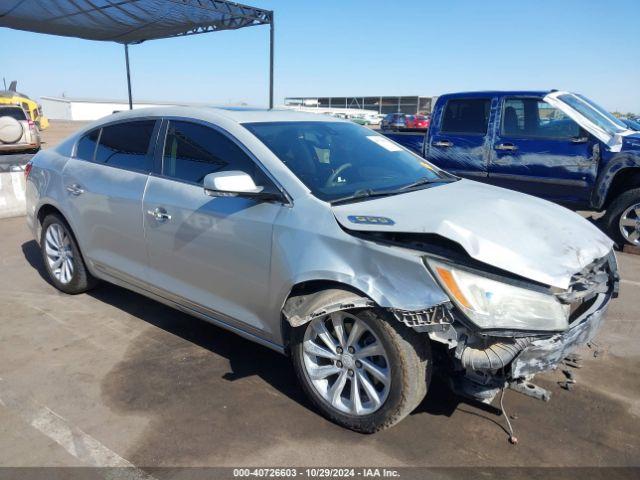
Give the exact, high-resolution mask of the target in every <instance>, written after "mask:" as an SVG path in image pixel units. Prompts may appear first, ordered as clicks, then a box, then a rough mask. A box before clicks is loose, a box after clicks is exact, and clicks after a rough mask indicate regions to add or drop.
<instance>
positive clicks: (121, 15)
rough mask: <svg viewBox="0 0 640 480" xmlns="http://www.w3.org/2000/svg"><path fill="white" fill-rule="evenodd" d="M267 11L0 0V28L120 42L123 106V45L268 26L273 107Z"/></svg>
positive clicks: (135, 0) (208, 0)
mask: <svg viewBox="0 0 640 480" xmlns="http://www.w3.org/2000/svg"><path fill="white" fill-rule="evenodd" d="M273 17H274V15H273V12H272V11H270V10H262V9H259V8H254V7H250V6H247V5H241V4H238V3H235V2H228V1H223V0H5V1H3V2H2V5H1V6H0V27H8V28H13V29H16V30H25V31H29V32H36V33H47V34H51V35H60V36H65V37H76V38H83V39H86V40H97V41H103V42H117V43H122V44H124V49H125V60H126V66H127V89H128V93H129V108H133V100H132V95H131V73H130V68H129V45H132V44H137V43H142V42H145V41H147V40H158V39H161V38H171V37H184V36H188V35H198V34H202V33H211V32H217V31H220V30H238V29H240V28H245V27H251V26H254V25H269V26H270V35H269V40H270V42H269V44H270V46H269V108H273V57H274V55H273V47H274V23H273Z"/></svg>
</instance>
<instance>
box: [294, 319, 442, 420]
mask: <svg viewBox="0 0 640 480" xmlns="http://www.w3.org/2000/svg"><path fill="white" fill-rule="evenodd" d="M386 317H387V316H386V315H385V312H384V311H382V310H380V309H365V310H358V311H350V312H336V313H333V314H330V315H327V316H324V317H321V318H316V319H313V320H312V321H311V322H308V323H307V324H305V325H302V326H300V327H298V328H295V329H294V330H293V331H292V336H291V351H292V357H293V364H294V367H295V370H296V374H297V376H298V379H299V381H300V383H301V385H302V388H303V390H304V391H305V393H306V394H307V395H308V397H309V398H310V399H311V401H312V402H313V404H314V406H315V407H316V408H317V409H318V410H319V411H320V412H321V413H322V415H324V416H325V417H326V418H328V419H329V420H331V421H332V422H334V423H337V424H338V425H341V426H343V427H346V428H349V429H351V430H355V431H357V432H361V433H374V432H377V431H379V430H383V429H385V428H389V427H391V426H393V425H395V424H396V423H398V422H400V420H402V419H403V418H404V417H406V416H407V415H409V413H411V411H413V410H414V409H415V408H416V407H417V406H418V405H419V404H420V402H421V401H422V400H423V399H424V397H425V395H426V393H427V388H428V385H429V382H430V380H431V370H432V365H431V349H430V345H429V339H428V337H427V336H426V335H420V334H418V333H417V332H415V331H413V330H411V329H409V328H407V327H405V326H404V325H402V324H401V323H400V322H398V321H397V320H396V319H394V318H386ZM340 320H341V321H342V325H344V326H343V327H336V325H340ZM356 322H357V323H358V324H359V326H358V329H359V330H358V331H362V332H364V333H360V336H359V337H358V338H355V341H354V342H352V343H351V344H350V343H349V340H351V337H352V332H353V331H354V330H353V329H354V326H353V325H355V323H356ZM323 326H324V328H323ZM340 328H342V330H343V332H344V334H343V335H342V339H343V341H342V342H341V341H340V337H341V335H340V334H339V333H337V332H338V330H339V329H340ZM319 332H320V334H319ZM326 335H329V336H328V337H327V336H326ZM354 337H357V335H354ZM325 339H328V341H329V342H333V347H334V348H336V349H337V350H336V351H337V352H338V354H337V355H335V356H334V358H325V357H324V355H326V352H321V355H320V356H318V355H316V350H315V347H316V346H320V347H322V348H324V349H325V351H326V350H329V349H331V348H332V347H330V345H329V343H327V342H326V341H325ZM310 342H311V343H310ZM349 345H355V350H353V351H352V348H351V347H349ZM340 348H342V352H340ZM365 348H366V350H365ZM310 351H311V352H312V353H311V354H310ZM350 353H353V354H354V355H353V356H351V355H350ZM318 359H319V360H321V362H319V363H316V360H318ZM359 360H362V361H359ZM372 364H373V365H372ZM376 369H377V372H376ZM327 372H333V373H331V374H328V373H327ZM371 372H376V373H375V374H372V373H371ZM341 375H344V376H343V377H342V378H343V379H344V380H343V382H342V383H340V380H341ZM385 375H386V376H385ZM312 377H313V378H312ZM379 378H382V379H384V380H383V381H378V379H379ZM354 380H355V390H357V391H358V393H354V392H355V390H354ZM325 382H326V383H325ZM332 382H333V383H332ZM336 385H337V388H334V387H335V386H336ZM372 387H373V388H374V389H375V391H373V390H371V388H372ZM336 390H338V392H337V394H335V393H334V392H335V391H336ZM355 399H357V400H355ZM358 407H359V408H358Z"/></svg>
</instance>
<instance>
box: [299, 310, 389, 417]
mask: <svg viewBox="0 0 640 480" xmlns="http://www.w3.org/2000/svg"><path fill="white" fill-rule="evenodd" d="M303 363H304V368H305V370H306V374H307V376H308V378H309V379H310V380H311V384H312V385H313V387H314V389H315V390H316V391H317V392H318V394H319V395H320V396H321V397H322V398H323V399H324V400H325V401H326V402H328V403H329V404H330V405H331V406H333V407H334V408H335V409H337V410H339V411H340V412H343V413H347V414H350V415H355V416H362V415H369V414H371V413H373V412H375V411H376V410H378V409H379V408H380V407H381V406H382V405H383V404H384V402H385V400H386V399H387V396H388V395H389V389H390V386H391V365H390V363H389V357H388V355H387V352H386V351H385V348H384V346H383V344H382V342H381V341H380V339H379V338H378V337H377V336H376V334H375V333H374V332H373V330H371V328H369V326H368V325H367V324H366V323H365V322H363V321H362V320H360V319H358V318H357V317H355V316H354V315H351V314H349V313H346V312H335V313H332V314H330V315H327V316H324V317H319V318H316V319H314V320H312V321H311V323H310V324H309V326H308V327H307V330H306V332H305V335H304V341H303Z"/></svg>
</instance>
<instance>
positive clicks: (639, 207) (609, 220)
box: [602, 188, 640, 248]
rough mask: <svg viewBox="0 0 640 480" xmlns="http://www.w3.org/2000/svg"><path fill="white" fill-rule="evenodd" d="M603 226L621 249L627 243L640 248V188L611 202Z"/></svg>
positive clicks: (603, 219) (627, 192)
mask: <svg viewBox="0 0 640 480" xmlns="http://www.w3.org/2000/svg"><path fill="white" fill-rule="evenodd" d="M602 225H603V228H604V230H605V232H606V233H607V234H608V235H609V236H610V237H611V238H612V239H613V240H614V241H615V242H616V243H617V244H618V246H619V247H620V248H622V246H623V245H624V244H625V243H627V244H630V245H635V246H636V247H638V246H640V188H634V189H632V190H627V191H626V192H624V193H622V194H621V195H620V196H618V197H617V198H616V199H615V200H614V201H613V202H611V205H609V208H607V213H606V214H605V215H604V217H603V218H602Z"/></svg>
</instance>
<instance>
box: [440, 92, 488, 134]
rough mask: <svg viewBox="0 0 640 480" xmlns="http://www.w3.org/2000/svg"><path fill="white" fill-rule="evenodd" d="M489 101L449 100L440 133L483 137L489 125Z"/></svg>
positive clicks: (471, 99)
mask: <svg viewBox="0 0 640 480" xmlns="http://www.w3.org/2000/svg"><path fill="white" fill-rule="evenodd" d="M490 105H491V101H490V100H489V99H483V98H479V99H477V98H470V99H463V100H449V101H448V102H447V106H446V107H445V110H444V116H443V118H442V127H441V128H440V131H441V132H442V133H467V134H476V135H484V134H486V133H487V127H488V125H489V111H490Z"/></svg>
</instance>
